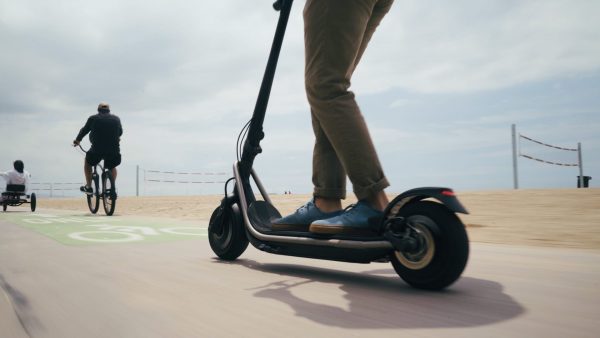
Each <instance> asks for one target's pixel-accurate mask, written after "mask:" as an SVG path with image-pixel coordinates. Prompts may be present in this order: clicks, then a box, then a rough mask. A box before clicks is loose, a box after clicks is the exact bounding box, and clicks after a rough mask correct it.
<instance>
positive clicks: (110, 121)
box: [73, 102, 123, 194]
mask: <svg viewBox="0 0 600 338" xmlns="http://www.w3.org/2000/svg"><path fill="white" fill-rule="evenodd" d="M88 133H90V142H91V143H92V147H91V148H90V150H88V152H87V154H86V155H85V161H84V164H83V171H84V173H85V183H86V184H85V185H84V186H82V187H81V188H80V190H81V191H82V192H84V193H86V194H91V193H93V189H92V167H93V166H95V165H97V164H98V163H100V161H102V160H104V166H105V167H106V169H109V170H110V171H111V173H112V176H113V178H114V179H115V181H116V179H117V166H118V165H119V164H121V151H120V147H119V142H120V140H121V135H123V127H122V126H121V120H120V119H119V117H118V116H117V115H114V114H111V113H110V106H109V105H108V103H104V102H102V103H100V104H99V105H98V114H96V115H92V116H90V117H89V118H88V119H87V122H86V123H85V125H84V126H83V128H81V130H80V131H79V134H77V137H76V138H75V140H74V141H73V146H74V147H76V146H78V145H79V143H80V142H81V140H82V139H83V138H84V137H85V135H87V134H88Z"/></svg>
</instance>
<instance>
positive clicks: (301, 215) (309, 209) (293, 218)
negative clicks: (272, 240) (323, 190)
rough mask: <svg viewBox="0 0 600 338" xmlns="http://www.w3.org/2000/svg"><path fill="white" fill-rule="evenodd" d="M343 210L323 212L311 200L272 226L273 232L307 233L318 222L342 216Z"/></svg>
mask: <svg viewBox="0 0 600 338" xmlns="http://www.w3.org/2000/svg"><path fill="white" fill-rule="evenodd" d="M342 212H343V210H340V211H334V212H323V211H321V210H319V208H317V206H316V204H315V199H314V198H313V199H311V200H310V201H308V202H307V203H306V204H305V205H303V206H301V207H300V208H298V210H296V212H294V213H293V214H290V215H287V216H285V217H283V218H280V219H278V220H276V221H274V222H273V223H272V224H271V228H272V229H273V230H287V231H306V230H307V229H308V227H309V226H310V224H311V223H312V222H314V221H316V220H320V219H325V218H331V217H335V216H338V215H340V214H342Z"/></svg>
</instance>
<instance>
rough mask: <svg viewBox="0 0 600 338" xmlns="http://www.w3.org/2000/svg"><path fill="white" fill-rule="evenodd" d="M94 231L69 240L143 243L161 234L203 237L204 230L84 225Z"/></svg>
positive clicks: (195, 228) (187, 227)
mask: <svg viewBox="0 0 600 338" xmlns="http://www.w3.org/2000/svg"><path fill="white" fill-rule="evenodd" d="M85 226H86V227H92V228H94V230H90V231H78V232H72V233H69V234H68V236H69V238H72V239H75V240H79V241H86V242H96V243H123V242H135V241H143V240H144V239H146V237H152V236H160V235H162V234H169V235H182V236H204V235H205V234H206V231H205V229H202V228H198V227H190V226H175V227H164V228H158V229H155V228H151V227H145V226H126V225H110V224H86V225H85Z"/></svg>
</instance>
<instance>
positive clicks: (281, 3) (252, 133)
mask: <svg viewBox="0 0 600 338" xmlns="http://www.w3.org/2000/svg"><path fill="white" fill-rule="evenodd" d="M292 2H293V0H277V1H276V2H275V3H274V4H273V7H274V8H275V10H279V11H280V13H279V21H278V22H277V29H276V30H275V37H274V39H273V44H272V46H271V53H270V54H269V59H268V61H267V68H266V69H265V74H264V76H263V80H262V83H261V86H260V91H259V93H258V98H257V100H256V106H255V107H254V113H253V114H252V121H251V122H250V128H249V130H248V137H247V138H246V142H245V143H244V147H243V150H242V158H241V161H240V163H239V165H240V174H241V176H242V179H243V180H244V182H248V181H249V178H250V169H252V165H253V163H254V158H255V157H256V155H258V154H260V153H261V152H262V149H261V148H260V141H261V140H262V139H263V138H264V136H265V134H264V132H263V122H264V119H265V113H266V111H267V105H268V103H269V96H270V95H271V87H272V85H273V78H274V77H275V70H276V69H277V61H278V60H279V53H280V51H281V45H282V44H283V37H284V35H285V29H286V27H287V23H288V19H289V16H290V11H291V9H292Z"/></svg>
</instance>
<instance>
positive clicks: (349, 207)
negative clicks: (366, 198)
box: [344, 203, 356, 212]
mask: <svg viewBox="0 0 600 338" xmlns="http://www.w3.org/2000/svg"><path fill="white" fill-rule="evenodd" d="M354 207H356V203H353V204H350V205H349V206H347V207H345V208H344V212H347V211H350V210H354Z"/></svg>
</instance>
